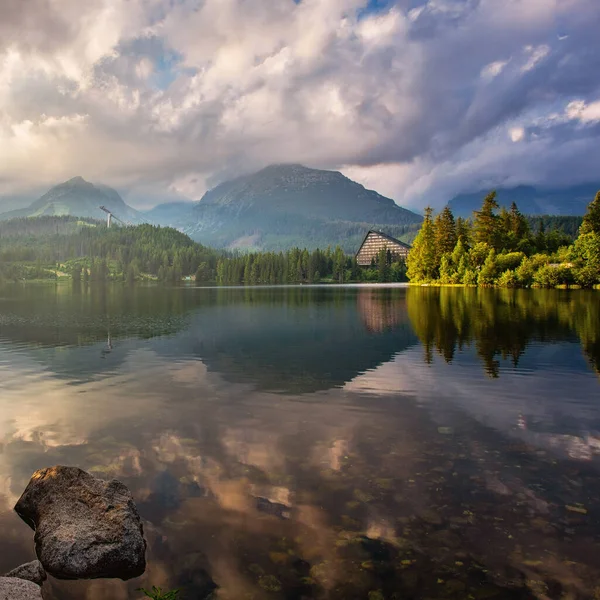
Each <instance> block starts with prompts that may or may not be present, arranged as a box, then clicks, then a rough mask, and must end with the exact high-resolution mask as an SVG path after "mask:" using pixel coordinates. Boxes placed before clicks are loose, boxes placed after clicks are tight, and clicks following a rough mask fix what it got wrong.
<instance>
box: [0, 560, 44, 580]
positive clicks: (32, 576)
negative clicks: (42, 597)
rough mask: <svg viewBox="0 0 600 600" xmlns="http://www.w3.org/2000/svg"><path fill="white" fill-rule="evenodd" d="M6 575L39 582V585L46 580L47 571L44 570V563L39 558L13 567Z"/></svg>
mask: <svg viewBox="0 0 600 600" xmlns="http://www.w3.org/2000/svg"><path fill="white" fill-rule="evenodd" d="M4 577H16V578H17V579H24V580H26V581H32V582H33V583H37V585H42V583H44V581H46V571H44V567H42V563H41V562H40V561H39V560H34V561H33V562H28V563H25V564H24V565H21V566H20V567H17V568H16V569H13V570H12V571H10V573H7V574H6V575H5V576H4Z"/></svg>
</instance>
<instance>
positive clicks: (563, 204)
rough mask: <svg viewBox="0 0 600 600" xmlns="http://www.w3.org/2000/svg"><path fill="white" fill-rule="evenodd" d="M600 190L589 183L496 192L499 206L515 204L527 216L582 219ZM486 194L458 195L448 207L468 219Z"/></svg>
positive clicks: (527, 187) (522, 187)
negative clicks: (580, 216) (560, 216)
mask: <svg viewBox="0 0 600 600" xmlns="http://www.w3.org/2000/svg"><path fill="white" fill-rule="evenodd" d="M598 190H600V183H589V184H583V185H577V186H571V187H566V188H536V187H533V186H528V185H520V186H517V187H512V188H496V191H497V193H498V196H497V200H498V204H500V206H504V207H506V208H510V205H511V203H512V202H516V203H517V206H518V207H519V210H520V211H521V212H522V213H524V214H527V215H573V216H579V215H584V214H585V212H586V210H587V206H588V204H589V203H590V202H591V201H592V200H593V199H594V196H595V195H596V192H597V191H598ZM489 191H490V190H489V189H488V190H485V191H480V192H475V193H468V194H459V195H458V196H455V197H454V198H452V200H450V202H449V203H448V206H450V208H451V209H452V211H453V212H454V214H455V215H456V216H458V217H471V216H472V215H473V211H474V210H479V209H480V208H481V204H482V202H483V199H484V198H485V196H486V195H487V194H488V193H489Z"/></svg>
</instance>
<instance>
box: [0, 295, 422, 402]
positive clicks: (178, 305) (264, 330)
mask: <svg viewBox="0 0 600 600" xmlns="http://www.w3.org/2000/svg"><path fill="white" fill-rule="evenodd" d="M16 290H17V288H14V291H15V293H16V294H17V296H15V297H13V298H8V299H6V298H5V299H4V301H2V302H1V303H0V310H1V311H2V312H1V313H0V339H4V340H10V343H11V344H18V345H19V347H20V349H21V350H23V351H26V352H28V353H29V354H30V355H31V356H32V357H33V358H34V359H35V360H36V361H38V362H40V363H42V364H46V365H48V366H50V368H51V369H52V371H53V372H54V373H56V374H59V375H63V376H66V377H76V378H78V379H79V380H82V379H86V377H88V376H89V377H93V376H98V374H101V373H107V374H108V373H111V372H114V369H115V368H117V367H118V366H119V365H120V364H122V363H123V362H124V361H125V360H126V358H127V356H128V353H129V352H130V351H131V350H133V349H135V348H138V347H139V346H140V344H141V342H139V341H136V338H149V341H148V342H145V343H144V346H145V347H148V348H151V349H153V350H154V351H155V352H156V353H157V354H158V355H159V356H168V357H170V358H171V359H173V360H179V359H183V358H185V359H187V358H196V359H201V360H202V361H203V362H204V363H205V364H206V366H207V367H208V368H209V369H210V370H213V371H216V372H218V373H220V374H221V375H222V376H223V377H224V378H225V379H227V380H230V381H237V382H247V383H251V384H254V385H257V386H258V387H260V388H263V389H272V390H279V391H282V392H291V391H293V390H297V391H313V390H318V389H328V388H331V387H334V386H341V385H343V384H344V383H345V382H347V381H349V380H351V379H352V378H353V377H355V376H356V375H357V374H359V373H361V372H364V371H366V370H368V369H372V368H374V367H376V366H378V365H379V364H381V363H383V362H385V361H387V360H389V359H390V358H391V357H392V356H393V355H394V354H396V353H398V352H400V351H402V350H403V349H405V348H408V347H410V346H412V345H414V344H415V343H416V341H417V340H416V337H415V336H414V334H413V333H412V330H411V329H410V327H409V326H408V324H407V317H406V309H405V291H404V290H399V289H396V290H377V291H375V290H367V289H361V290H352V289H340V288H304V289H299V288H288V289H242V288H240V289H218V290H217V289H201V290H198V289H164V288H159V287H153V288H133V289H130V288H126V287H114V288H111V287H107V288H100V289H90V290H88V291H87V293H86V292H85V291H82V292H81V293H76V294H74V293H71V291H70V288H63V289H62V290H60V289H59V290H58V291H57V290H56V288H54V287H47V288H46V287H43V288H36V292H37V293H32V292H31V291H30V288H19V290H18V292H17V291H16ZM373 315H378V316H376V320H377V323H378V325H377V326H376V327H375V328H373V327H372V325H373ZM365 321H366V325H367V326H366V327H365ZM384 322H385V325H386V329H385V330H384V329H383V327H382V326H383V323H384ZM109 335H110V336H111V340H112V346H113V347H112V349H110V348H108V345H107V342H106V339H107V337H108V336H109ZM150 338H151V339H150ZM57 348H60V350H59V351H57Z"/></svg>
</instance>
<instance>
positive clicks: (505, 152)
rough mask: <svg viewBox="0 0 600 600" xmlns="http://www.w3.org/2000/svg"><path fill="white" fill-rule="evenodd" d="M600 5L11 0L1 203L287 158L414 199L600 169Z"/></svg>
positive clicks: (1, 20)
mask: <svg viewBox="0 0 600 600" xmlns="http://www.w3.org/2000/svg"><path fill="white" fill-rule="evenodd" d="M598 31H600V2H599V0H501V1H500V0H396V1H393V0H86V1H85V2H82V1H81V0H0V210H1V209H2V208H10V207H11V206H9V205H11V203H12V204H14V202H16V201H24V200H23V199H25V198H29V200H33V199H35V197H36V194H37V195H39V194H38V192H43V191H45V190H46V189H48V188H49V187H50V186H52V185H55V184H56V183H59V182H61V181H64V180H66V179H69V178H71V177H74V176H76V175H81V176H83V177H84V178H86V179H88V180H90V181H93V182H99V183H105V184H108V185H111V186H113V187H115V188H116V189H118V190H119V191H120V192H121V193H122V195H123V196H124V197H125V198H126V200H127V201H128V202H129V203H131V204H132V205H134V206H136V207H139V208H143V207H147V206H151V205H152V204H155V203H157V202H161V201H169V200H172V199H175V198H181V197H184V198H189V199H193V200H198V199H200V198H201V196H202V194H203V193H204V192H205V191H206V190H207V189H210V188H211V187H214V186H215V185H216V184H218V183H219V182H221V181H223V180H225V179H228V178H231V177H234V176H237V175H241V174H245V173H249V172H253V171H255V170H258V169H260V168H262V167H264V166H267V165H269V164H272V163H281V162H293V163H302V164H305V165H307V166H310V167H315V168H323V169H334V170H340V171H342V172H343V173H344V174H345V175H347V176H348V177H350V178H352V179H354V180H356V181H359V182H360V183H363V184H364V185H365V186H366V187H369V188H371V189H376V190H377V191H378V192H380V193H382V194H384V195H386V196H389V197H392V198H394V200H396V201H397V202H398V203H399V204H401V205H404V206H408V207H411V208H416V209H418V208H422V207H423V206H424V205H425V204H428V203H430V204H433V205H440V204H443V203H445V202H446V201H447V200H448V199H449V198H450V197H452V196H453V195H454V194H456V193H458V192H462V191H476V190H480V189H485V188H487V187H491V186H500V185H517V184H532V185H542V186H545V187H547V186H566V185H570V184H577V183H586V182H596V181H600V153H599V152H598V147H599V143H600V36H599V35H598Z"/></svg>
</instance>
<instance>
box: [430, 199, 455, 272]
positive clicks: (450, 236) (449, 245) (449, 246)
mask: <svg viewBox="0 0 600 600" xmlns="http://www.w3.org/2000/svg"><path fill="white" fill-rule="evenodd" d="M457 241H458V238H457V234H456V223H455V221H454V215H453V214H452V210H450V207H449V206H446V207H444V210H442V212H441V213H440V214H439V215H438V216H437V217H436V218H435V247H436V252H437V257H438V260H441V257H442V256H443V255H444V254H450V253H451V252H452V251H453V250H454V246H456V242H457Z"/></svg>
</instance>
